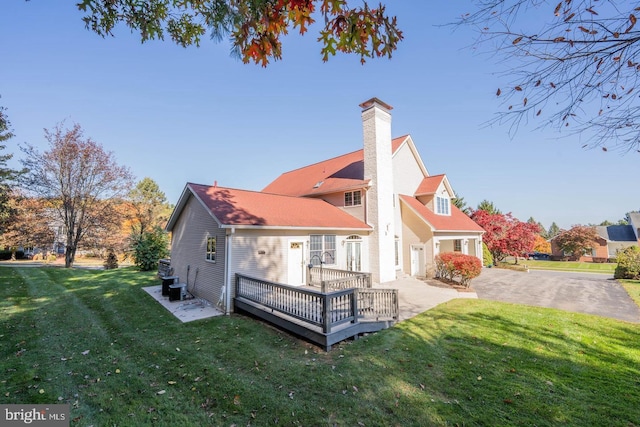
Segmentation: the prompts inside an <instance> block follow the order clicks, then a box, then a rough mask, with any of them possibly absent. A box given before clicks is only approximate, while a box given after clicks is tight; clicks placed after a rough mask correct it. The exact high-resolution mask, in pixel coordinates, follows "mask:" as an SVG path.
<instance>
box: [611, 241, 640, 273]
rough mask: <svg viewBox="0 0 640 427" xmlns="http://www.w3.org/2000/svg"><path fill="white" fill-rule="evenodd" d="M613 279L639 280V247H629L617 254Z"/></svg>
mask: <svg viewBox="0 0 640 427" xmlns="http://www.w3.org/2000/svg"><path fill="white" fill-rule="evenodd" d="M617 260H618V265H617V267H616V271H615V272H614V273H613V277H614V278H615V279H640V247H638V246H630V247H628V248H626V249H624V250H622V251H620V252H618V254H617Z"/></svg>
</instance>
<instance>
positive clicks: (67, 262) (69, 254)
mask: <svg viewBox="0 0 640 427" xmlns="http://www.w3.org/2000/svg"><path fill="white" fill-rule="evenodd" d="M75 258H76V251H75V249H72V248H71V247H69V246H67V249H66V250H65V251H64V267H65V268H71V267H73V261H74V260H75Z"/></svg>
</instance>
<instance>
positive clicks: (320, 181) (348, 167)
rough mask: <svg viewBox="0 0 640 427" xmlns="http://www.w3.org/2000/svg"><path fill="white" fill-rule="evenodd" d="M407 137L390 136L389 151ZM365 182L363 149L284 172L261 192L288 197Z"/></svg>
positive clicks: (360, 186)
mask: <svg viewBox="0 0 640 427" xmlns="http://www.w3.org/2000/svg"><path fill="white" fill-rule="evenodd" d="M407 138H408V135H405V136H401V137H399V138H395V139H393V140H392V141H391V150H392V152H393V153H395V152H396V150H398V148H400V146H401V145H402V143H403V142H404V141H405V140H406V139H407ZM368 185H369V180H365V179H364V150H358V151H354V152H352V153H348V154H344V155H342V156H338V157H334V158H332V159H328V160H325V161H322V162H319V163H314V164H312V165H309V166H305V167H302V168H299V169H294V170H292V171H289V172H285V173H283V174H282V175H280V176H279V177H278V178H276V179H275V180H274V181H273V182H272V183H271V184H269V185H267V186H266V187H265V188H264V189H263V190H262V191H263V192H265V193H273V194H286V195H289V196H313V195H319V194H327V193H333V192H338V191H348V190H351V189H357V188H363V187H367V186H368Z"/></svg>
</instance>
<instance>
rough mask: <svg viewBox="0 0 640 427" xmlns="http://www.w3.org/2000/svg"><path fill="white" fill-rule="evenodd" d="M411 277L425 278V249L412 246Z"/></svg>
mask: <svg viewBox="0 0 640 427" xmlns="http://www.w3.org/2000/svg"><path fill="white" fill-rule="evenodd" d="M411 275H412V276H424V248H423V247H422V246H413V245H412V246H411Z"/></svg>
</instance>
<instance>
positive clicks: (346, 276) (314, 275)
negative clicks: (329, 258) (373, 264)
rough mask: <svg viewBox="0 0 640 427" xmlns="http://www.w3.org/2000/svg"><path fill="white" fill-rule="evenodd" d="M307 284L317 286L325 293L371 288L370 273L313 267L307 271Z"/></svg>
mask: <svg viewBox="0 0 640 427" xmlns="http://www.w3.org/2000/svg"><path fill="white" fill-rule="evenodd" d="M309 284H310V285H311V286H319V287H321V288H323V285H324V286H325V287H324V288H323V289H326V291H333V290H339V289H348V288H360V289H367V288H371V273H362V272H358V271H349V270H338V269H333V268H320V267H319V266H314V267H312V268H311V269H310V270H309Z"/></svg>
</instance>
